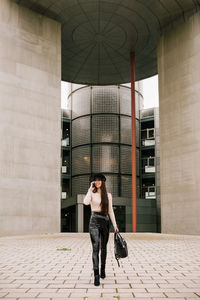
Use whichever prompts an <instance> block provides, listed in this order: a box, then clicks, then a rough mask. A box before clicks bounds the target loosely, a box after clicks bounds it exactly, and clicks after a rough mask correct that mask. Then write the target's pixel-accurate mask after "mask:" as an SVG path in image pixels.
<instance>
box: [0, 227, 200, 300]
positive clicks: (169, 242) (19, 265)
mask: <svg viewBox="0 0 200 300" xmlns="http://www.w3.org/2000/svg"><path fill="white" fill-rule="evenodd" d="M122 235H123V236H124V237H125V239H126V240H127V243H128V249H129V256H128V258H124V259H123V260H121V267H120V268H119V267H118V265H117V262H116V260H115V258H114V253H113V252H114V251H113V234H112V233H111V234H110V239H109V244H108V256H107V268H106V275H107V277H106V278H105V279H101V285H100V286H98V287H95V286H94V285H93V272H92V258H91V244H90V239H89V235H88V233H83V234H80V233H60V234H43V235H29V236H17V237H0V299H4V298H5V299H23V300H24V299H29V300H30V299H35V298H38V299H43V300H44V299H45V300H46V299H75V298H76V299H92V300H95V299H138V300H142V299H153V300H154V299H155V300H159V299H161V300H163V299H165V298H169V299H170V300H173V299H177V300H181V299H188V300H193V299H194V300H195V299H200V236H180V235H163V234H151V233H149V234H148V233H146V234H142V233H141V234H140V233H136V234H131V233H125V234H123V233H122ZM63 248H65V249H66V250H64V249H63ZM58 249H63V250H58Z"/></svg>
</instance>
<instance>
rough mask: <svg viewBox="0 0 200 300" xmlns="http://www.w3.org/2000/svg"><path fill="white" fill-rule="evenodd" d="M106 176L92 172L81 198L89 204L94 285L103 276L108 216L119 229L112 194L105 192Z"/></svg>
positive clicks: (115, 228)
mask: <svg viewBox="0 0 200 300" xmlns="http://www.w3.org/2000/svg"><path fill="white" fill-rule="evenodd" d="M105 181H106V177H105V176H104V175H103V174H102V173H98V174H94V176H93V177H92V179H91V185H90V188H89V189H88V192H87V194H86V196H85V198H84V200H83V203H84V204H85V205H89V204H90V206H91V217H90V222H89V233H90V239H91V243H92V248H93V253H92V261H93V270H94V285H95V286H98V285H100V278H99V277H100V276H101V278H105V277H106V274H105V266H106V256H107V243H108V239H109V229H110V228H109V217H110V219H111V221H112V224H113V227H114V230H115V231H119V229H118V227H117V224H116V220H115V215H114V212H113V207H112V195H111V193H107V190H106V185H105ZM100 241H101V271H100V275H99V244H100Z"/></svg>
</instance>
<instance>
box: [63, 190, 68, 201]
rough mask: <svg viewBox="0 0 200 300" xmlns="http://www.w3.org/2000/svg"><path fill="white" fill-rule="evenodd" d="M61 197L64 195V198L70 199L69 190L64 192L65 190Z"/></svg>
mask: <svg viewBox="0 0 200 300" xmlns="http://www.w3.org/2000/svg"><path fill="white" fill-rule="evenodd" d="M61 197H62V200H66V199H68V198H69V194H68V192H64V191H62V195H61Z"/></svg>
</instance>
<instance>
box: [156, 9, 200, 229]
mask: <svg viewBox="0 0 200 300" xmlns="http://www.w3.org/2000/svg"><path fill="white" fill-rule="evenodd" d="M199 49H200V15H199V13H197V14H195V15H194V16H192V17H190V18H189V19H188V20H187V21H186V22H185V23H184V24H182V25H181V26H177V27H176V28H174V29H173V30H171V31H170V32H169V33H168V34H166V35H164V36H163V37H162V38H161V39H160V41H159V45H158V74H159V118H160V189H161V194H160V195H161V220H162V226H161V228H162V232H163V233H176V234H200V218H199V215H200V201H199V195H200V185H199V183H198V179H199V177H200V168H199V166H200V155H199V153H200V118H199V111H200V96H199V95H200V71H199V70H200V51H199Z"/></svg>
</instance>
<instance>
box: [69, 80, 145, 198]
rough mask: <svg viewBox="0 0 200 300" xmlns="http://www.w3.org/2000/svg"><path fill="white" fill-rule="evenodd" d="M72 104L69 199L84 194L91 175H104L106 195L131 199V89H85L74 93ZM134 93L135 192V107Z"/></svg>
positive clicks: (137, 127)
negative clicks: (70, 187) (70, 185)
mask: <svg viewBox="0 0 200 300" xmlns="http://www.w3.org/2000/svg"><path fill="white" fill-rule="evenodd" d="M70 98H71V105H72V114H71V116H72V118H71V124H72V149H71V151H72V196H75V195H77V194H85V193H86V192H87V190H88V188H89V184H90V182H89V179H90V176H91V174H92V173H97V172H102V173H104V174H105V176H106V178H107V180H106V187H107V190H108V192H110V193H112V195H113V196H116V197H131V145H132V141H131V90H130V88H129V87H125V86H120V85H119V86H91V87H89V86H85V87H83V88H79V89H77V90H74V91H73V92H72V93H71V95H70ZM141 98H142V97H141V95H140V94H139V93H137V92H136V116H138V119H137V118H136V140H137V142H136V143H137V145H136V146H137V147H138V149H137V150H136V156H137V176H138V180H137V182H138V188H137V190H138V192H139V182H140V180H139V176H140V174H139V154H140V152H139V147H140V145H139V139H140V133H139V130H140V126H139V108H140V103H139V101H140V100H141Z"/></svg>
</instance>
